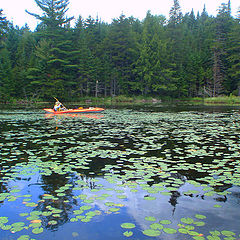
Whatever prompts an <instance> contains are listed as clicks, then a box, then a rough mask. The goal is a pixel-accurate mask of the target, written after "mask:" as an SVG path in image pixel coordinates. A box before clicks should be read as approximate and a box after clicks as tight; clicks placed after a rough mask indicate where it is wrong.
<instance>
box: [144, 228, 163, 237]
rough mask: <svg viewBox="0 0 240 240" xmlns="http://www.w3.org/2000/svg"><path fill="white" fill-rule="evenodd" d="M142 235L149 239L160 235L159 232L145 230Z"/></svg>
mask: <svg viewBox="0 0 240 240" xmlns="http://www.w3.org/2000/svg"><path fill="white" fill-rule="evenodd" d="M143 234H144V235H146V236H149V237H157V236H159V235H160V234H161V232H160V231H159V230H154V229H146V230H144V231H143Z"/></svg>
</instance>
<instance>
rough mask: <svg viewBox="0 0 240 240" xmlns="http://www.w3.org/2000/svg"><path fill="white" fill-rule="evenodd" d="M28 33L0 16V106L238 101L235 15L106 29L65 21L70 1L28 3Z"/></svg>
mask: <svg viewBox="0 0 240 240" xmlns="http://www.w3.org/2000/svg"><path fill="white" fill-rule="evenodd" d="M35 2H36V4H37V5H38V7H39V8H41V10H42V12H43V13H42V15H38V14H35V13H30V12H28V13H29V14H31V15H33V16H34V17H35V18H37V19H38V20H40V24H39V25H38V26H37V28H36V29H35V31H30V29H29V28H28V26H27V25H26V26H25V27H22V28H19V27H18V26H13V24H12V23H10V22H9V21H8V19H7V18H6V17H5V15H4V12H3V10H0V100H8V99H19V98H22V99H23V98H27V99H29V98H35V99H44V100H47V99H50V98H51V97H52V96H60V97H61V99H65V100H69V99H72V100H73V99H77V98H79V97H82V96H117V95H144V96H146V95H151V96H159V97H161V96H170V97H196V96H218V95H223V94H225V95H228V94H231V93H234V94H237V95H240V14H239V13H240V11H238V15H237V16H232V14H231V2H230V1H229V2H228V4H225V3H222V4H221V5H220V6H219V10H218V14H217V16H215V17H214V16H209V15H208V13H207V10H206V9H205V8H204V9H203V11H202V13H197V15H195V13H194V12H193V11H192V12H191V13H187V14H185V15H183V14H182V12H181V7H180V4H179V1H178V0H174V1H173V6H172V8H171V9H170V15H169V19H168V20H167V19H166V17H165V16H163V15H152V14H151V12H150V11H149V12H147V13H146V17H145V19H144V20H142V21H140V20H138V19H135V18H134V17H126V16H124V15H123V14H122V15H121V16H120V17H119V18H117V19H114V20H113V21H112V23H110V24H107V23H105V22H102V21H101V20H99V19H98V18H97V19H94V18H92V17H91V16H89V18H87V19H83V18H82V17H81V16H79V18H78V19H77V20H75V24H73V21H74V20H73V18H68V17H67V16H66V12H67V10H68V4H69V0H35Z"/></svg>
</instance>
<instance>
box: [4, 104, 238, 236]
mask: <svg viewBox="0 0 240 240" xmlns="http://www.w3.org/2000/svg"><path fill="white" fill-rule="evenodd" d="M239 134H240V114H239V110H238V109H232V108H209V109H205V108H191V109H187V108H186V107H184V108H181V109H179V108H172V109H171V108H154V109H151V110H150V109H148V108H138V109H130V108H128V109H127V108H125V109H107V110H106V111H105V112H103V113H101V114H82V115H81V114H77V115H71V114H69V115H61V116H53V115H49V114H44V113H43V112H42V111H30V110H11V111H7V110H1V111H0V148H1V150H0V156H1V162H0V239H1V240H7V239H14V240H15V239H18V240H25V239H40V240H48V239H49V240H50V239H51V240H59V239H61V240H65V239H66V240H71V239H73V240H75V239H76V240H78V239H79V240H80V239H81V240H84V239H86V240H93V239H94V240H103V239H104V240H106V239H114V240H115V239H116V240H118V239H135V240H137V239H141V240H142V239H143V240H145V239H163V240H165V239H200V240H201V239H240V236H239V234H240V228H239V226H240V220H239V219H240V165H239V163H240V154H239V151H240V141H239ZM128 236H130V237H128Z"/></svg>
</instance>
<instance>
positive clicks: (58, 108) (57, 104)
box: [53, 101, 62, 112]
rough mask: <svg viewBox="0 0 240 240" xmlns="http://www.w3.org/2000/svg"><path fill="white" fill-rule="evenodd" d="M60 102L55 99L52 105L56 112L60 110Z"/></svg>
mask: <svg viewBox="0 0 240 240" xmlns="http://www.w3.org/2000/svg"><path fill="white" fill-rule="evenodd" d="M61 105H62V104H61V103H60V102H59V101H56V102H55V105H54V108H53V109H54V111H55V112H56V111H61Z"/></svg>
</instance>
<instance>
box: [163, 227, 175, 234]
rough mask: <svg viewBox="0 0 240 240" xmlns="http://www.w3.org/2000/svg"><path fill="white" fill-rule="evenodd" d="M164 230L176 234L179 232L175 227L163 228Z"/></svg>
mask: <svg viewBox="0 0 240 240" xmlns="http://www.w3.org/2000/svg"><path fill="white" fill-rule="evenodd" d="M163 231H164V232H165V233H168V234H174V233H176V232H177V230H176V229H174V228H163Z"/></svg>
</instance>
